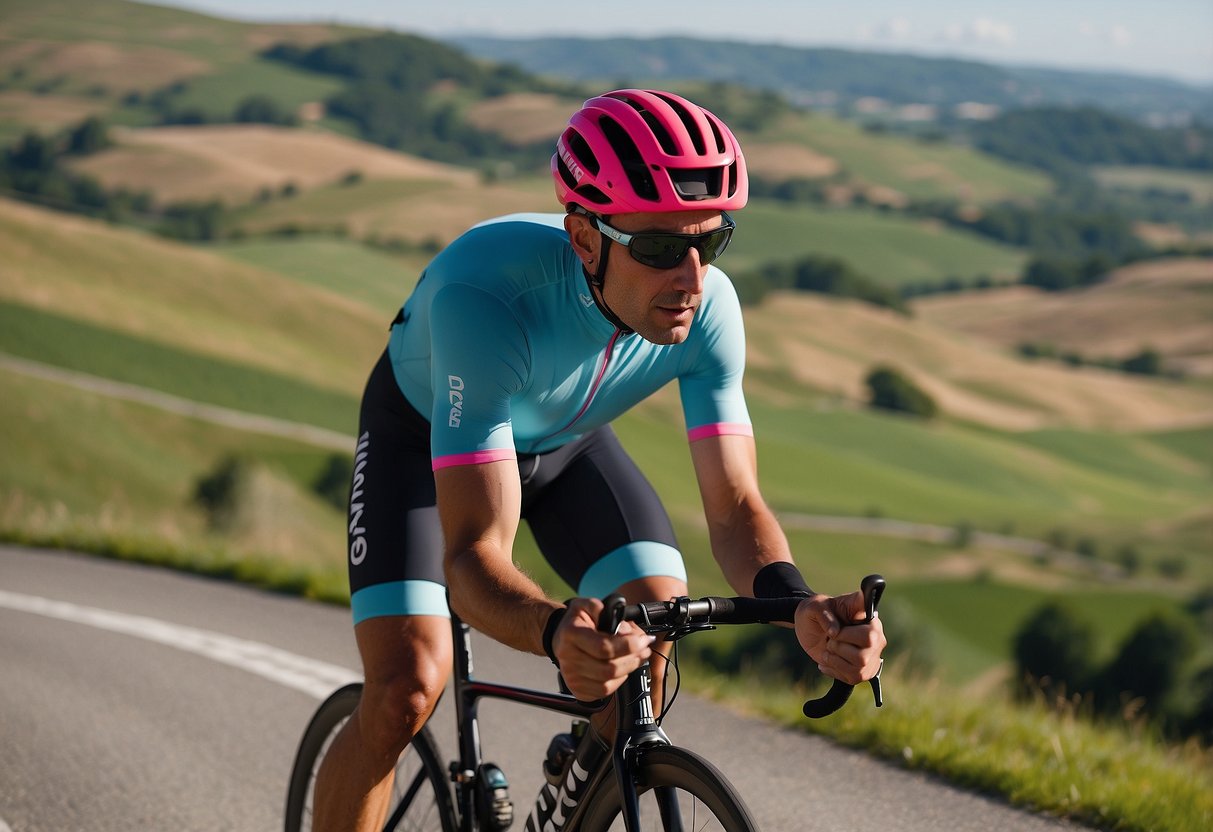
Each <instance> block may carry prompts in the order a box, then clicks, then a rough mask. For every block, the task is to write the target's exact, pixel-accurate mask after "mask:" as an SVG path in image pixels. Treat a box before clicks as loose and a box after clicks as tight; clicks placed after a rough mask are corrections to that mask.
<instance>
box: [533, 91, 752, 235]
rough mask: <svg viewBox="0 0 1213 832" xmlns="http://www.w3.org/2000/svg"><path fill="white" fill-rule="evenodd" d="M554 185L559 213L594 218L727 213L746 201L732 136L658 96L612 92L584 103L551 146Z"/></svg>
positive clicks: (690, 108)
mask: <svg viewBox="0 0 1213 832" xmlns="http://www.w3.org/2000/svg"><path fill="white" fill-rule="evenodd" d="M552 178H553V179H554V180H555V182H556V198H557V199H559V200H560V204H561V205H565V206H568V205H569V204H570V203H573V204H576V205H580V206H581V207H583V208H585V209H586V210H588V211H591V212H593V213H596V214H621V213H630V212H650V211H658V212H665V211H695V210H705V209H707V210H716V211H732V210H736V209H738V208H741V207H742V206H743V205H745V204H746V199H747V198H748V196H749V179H748V178H747V176H746V170H745V159H744V158H743V157H742V155H741V146H740V145H739V144H738V143H737V138H736V137H735V136H734V135H733V133H732V131H731V130H729V128H728V127H727V126H725V123H724V122H723V121H721V120H720V119H718V118H716V116H714V115H712V114H711V113H709V112H708V111H707V110H705V109H703V108H702V107H700V106H698V105H696V104H692V103H691V102H690V101H687V100H686V99H685V98H682V97H680V96H677V95H674V94H673V93H669V92H661V91H660V90H615V91H614V92H608V93H604V94H603V95H600V96H598V97H596V98H591V99H590V100H589V101H587V102H585V104H584V105H583V106H582V108H581V109H580V110H578V111H577V112H576V113H574V114H573V117H572V118H571V119H569V126H568V127H567V128H565V131H564V132H563V133H561V134H560V138H559V139H557V140H556V153H555V155H553V156H552Z"/></svg>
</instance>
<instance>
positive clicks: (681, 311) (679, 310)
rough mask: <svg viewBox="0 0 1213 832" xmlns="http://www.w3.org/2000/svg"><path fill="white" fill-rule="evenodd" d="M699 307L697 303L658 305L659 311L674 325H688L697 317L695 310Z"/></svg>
mask: <svg viewBox="0 0 1213 832" xmlns="http://www.w3.org/2000/svg"><path fill="white" fill-rule="evenodd" d="M697 307H698V304H695V303H689V304H682V303H675V304H658V306H657V310H658V311H659V312H661V313H662V315H663V316H665V317H667V318H669V319H670V320H671V321H673V322H674V323H679V324H686V323H690V322H691V319H692V318H693V317H695V309H696V308H697Z"/></svg>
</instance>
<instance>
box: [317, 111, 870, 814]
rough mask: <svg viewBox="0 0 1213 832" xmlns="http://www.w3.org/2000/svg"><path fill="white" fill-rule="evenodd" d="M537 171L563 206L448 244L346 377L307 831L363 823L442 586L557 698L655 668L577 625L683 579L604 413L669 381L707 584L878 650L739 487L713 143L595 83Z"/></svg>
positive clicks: (434, 694) (736, 336)
mask: <svg viewBox="0 0 1213 832" xmlns="http://www.w3.org/2000/svg"><path fill="white" fill-rule="evenodd" d="M552 174H553V179H554V181H555V186H556V196H557V198H558V199H559V201H560V203H561V204H562V205H563V206H564V207H565V213H564V214H563V215H560V214H552V215H547V214H525V215H513V216H507V217H502V218H500V219H497V220H492V221H490V222H487V223H482V224H480V225H478V226H476V227H474V228H472V229H471V230H469V231H467V232H466V233H465V234H463V235H462V236H461V237H459V238H458V239H457V240H455V241H454V242H453V243H451V244H450V245H449V246H448V247H447V248H446V249H445V250H444V251H442V252H441V253H440V254H439V255H438V256H437V257H435V259H434V260H433V262H431V263H430V264H429V266H428V267H427V268H426V270H425V272H424V273H423V274H422V276H421V280H420V282H419V283H418V285H417V287H416V289H415V290H414V292H413V294H412V296H411V297H410V298H409V300H408V301H407V303H405V305H404V307H403V308H402V309H401V311H400V313H399V314H398V315H397V317H396V320H395V321H394V322H393V326H392V332H391V337H390V340H389V342H388V346H387V349H386V350H385V352H384V354H383V356H382V357H381V358H380V360H379V362H378V364H377V365H376V366H375V368H374V369H373V370H372V372H371V375H370V378H369V380H368V382H367V387H366V392H365V394H364V397H363V403H362V413H361V422H360V427H359V441H358V446H357V453H356V458H355V473H354V482H353V488H352V491H351V508H350V523H349V534H350V563H349V569H350V591H351V599H352V600H351V604H352V607H353V614H354V621H355V636H356V639H357V643H358V649H359V652H360V654H361V657H362V662H363V667H364V671H365V675H366V683H365V688H364V690H363V694H362V699H361V701H360V704H359V706H358V709H357V711H356V712H355V714H354V716H353V717H352V718H351V719H350V721H349V722H348V723H347V724H346V726H345V728H344V729H343V730H342V732H341V733H340V734H339V735H338V737H337V739H336V740H335V741H334V743H333V746H332V748H331V749H330V750H329V752H328V753H327V755H326V757H325V762H324V766H323V768H322V769H321V771H320V773H319V775H318V779H317V783H316V817H315V828H316V829H350V828H357V829H369V828H378V826H379V825H380V824H382V822H383V818H384V814H385V812H386V810H387V800H388V796H389V794H390V790H391V778H392V770H393V766H394V765H395V762H396V759H397V757H398V756H399V755H400V753H401V752H402V751H403V749H404V748H405V747H406V746H407V744H408V743H409V741H410V740H411V738H412V737H413V736H414V734H415V733H416V732H417V731H418V730H420V728H421V726H422V725H423V724H424V723H425V721H426V719H427V718H428V717H429V715H430V713H431V712H432V710H433V708H434V706H435V705H436V704H437V701H438V697H439V695H440V694H441V692H442V690H443V688H444V686H445V684H446V681H447V676H448V674H449V672H450V667H451V644H450V626H449V621H448V618H449V612H448V608H447V602H446V598H447V592H448V591H449V598H450V604H451V607H453V609H454V610H455V611H456V612H457V613H458V614H459V616H460V617H461V618H463V619H464V620H465V621H466V622H468V623H469V624H470V625H472V626H473V627H475V628H476V629H478V630H481V631H482V632H484V633H486V634H488V635H489V636H491V637H492V638H495V639H496V640H498V641H500V642H502V643H504V644H507V645H509V646H511V647H514V648H516V649H518V650H523V651H527V652H530V653H536V654H540V655H544V654H546V655H548V656H549V657H550V658H551V659H552V660H553V662H555V663H556V664H557V665H558V666H559V668H560V671H561V675H562V676H563V678H564V681H565V683H566V684H567V686H568V688H569V689H570V690H571V691H572V693H573V694H574V695H576V696H577V697H578V698H581V699H585V700H592V699H598V698H601V697H604V696H606V695H608V694H609V693H611V692H612V691H614V690H615V688H617V687H618V686H619V685H620V684H621V683H622V682H623V680H624V679H625V678H626V676H627V675H628V673H630V672H631V671H633V670H635V669H636V668H637V667H639V666H640V665H641V664H642V663H643V662H644V661H646V660H651V661H653V663H654V665H655V669H654V673H653V676H654V680H655V681H657V680H659V679H660V678H661V672H660V667H661V664H660V662H661V659H660V657H659V656H658V655H657V654H655V653H654V652H653V648H652V645H651V639H650V638H649V637H647V636H645V635H644V634H643V633H642V632H641V631H640V630H639V629H638V628H636V627H635V626H633V625H631V624H625V625H624V626H623V627H621V628H620V630H619V632H618V633H617V634H615V635H604V634H602V633H599V632H598V631H597V629H596V626H595V624H596V620H597V615H598V612H599V611H600V609H601V606H602V605H601V602H600V601H598V600H597V599H598V598H601V597H603V596H605V595H607V594H609V593H612V592H619V593H620V594H622V595H624V596H625V597H627V598H628V599H629V600H630V601H642V600H664V599H666V598H670V597H673V596H677V595H684V594H686V592H687V587H686V573H685V570H684V567H683V563H682V557H681V555H680V553H679V551H678V547H677V543H676V541H675V539H674V533H673V528H672V525H671V523H670V520H669V518H668V516H667V515H666V513H665V511H664V509H663V508H662V507H661V504H660V502H659V500H658V498H657V495H656V494H655V493H654V491H653V489H652V487H651V486H650V485H649V483H648V482H647V480H646V479H645V478H644V476H643V474H641V473H640V470H639V469H638V468H637V467H636V465H635V464H634V463H633V462H632V460H631V459H630V458H629V457H628V455H627V454H626V452H625V451H624V450H623V448H622V447H621V446H620V444H619V442H618V440H617V439H616V438H615V435H614V433H613V432H612V430H611V428H610V424H609V423H610V422H611V421H612V420H613V419H614V418H615V417H617V416H618V415H620V414H621V413H623V412H624V411H626V410H627V409H629V408H630V407H632V406H633V405H635V404H637V403H638V402H640V401H642V400H643V399H644V398H646V397H647V396H649V395H650V394H652V393H653V392H655V391H656V390H658V389H659V388H661V387H663V386H664V385H666V384H667V383H669V382H670V381H673V380H675V379H677V380H678V384H679V390H680V395H681V400H682V407H683V413H684V416H685V419H686V427H687V433H688V438H689V441H690V448H691V459H692V461H693V464H694V468H695V473H696V478H697V480H698V483H699V488H700V492H701V495H702V498H703V504H704V511H705V515H706V517H707V522H708V527H709V532H710V539H711V545H712V550H713V553H714V555H715V557H716V560H717V562H718V563H719V564H720V566H721V569H722V570H723V572H724V575H725V577H726V578H727V580H728V581H729V583H730V585H731V586H732V587H733V588H734V589H735V591H736V592H737V593H738V594H741V595H755V596H758V597H787V596H793V595H800V596H803V597H804V599H805V600H804V601H803V602H801V604H800V606H799V608H798V609H797V611H796V621H795V629H796V634H797V636H798V638H799V641H800V643H801V645H802V646H803V647H804V649H805V651H806V652H807V653H808V655H809V656H810V657H811V660H812V661H815V662H817V663H818V665H819V666H820V667H821V669H822V671H823V672H824V673H826V674H828V675H830V676H833V677H836V678H839V679H842V680H843V681H846V682H849V683H851V684H857V683H858V682H860V681H863V680H866V679H869V678H871V677H872V676H874V675H875V674H876V672H877V670H878V668H879V663H880V653H881V651H882V650H883V648H884V644H885V639H884V634H883V629H882V627H881V624H880V621H879V619H877V620H875V621H873V622H872V623H870V624H862V625H856V626H849V627H846V628H845V629H844V628H842V627H841V626H840V625H841V623H844V622H845V623H850V622H852V621H855V620H856V619H858V618H861V617H862V614H863V602H862V599H861V596H860V595H859V593H851V594H849V595H843V596H838V597H828V596H825V595H821V594H815V593H813V592H812V591H811V590H809V588H808V586H807V585H806V584H805V581H804V579H803V578H802V577H801V576H800V573H799V571H798V570H797V569H796V567H795V566H794V565H793V564H792V557H791V553H790V551H789V547H788V543H787V540H786V538H785V537H784V534H783V532H782V530H781V529H780V527H779V524H778V523H777V521H776V519H775V517H774V515H773V514H772V512H771V511H770V510H769V509H768V508H767V506H766V504H765V502H764V501H763V499H762V496H761V494H760V492H759V488H758V481H757V465H756V454H755V447H754V439H753V430H752V428H751V425H750V419H749V415H748V412H747V409H746V405H745V399H744V397H743V394H742V387H741V379H742V372H743V369H744V364H745V342H744V332H743V327H742V316H741V309H740V306H739V304H738V301H737V296H736V293H735V292H734V290H733V287H732V285H731V284H730V283H729V280H728V278H727V277H726V276H725V274H724V272H722V271H720V270H719V269H718V268H716V267H715V266H712V265H709V264H711V263H712V262H713V261H715V260H716V259H717V258H718V257H719V256H720V255H721V254H722V253H723V252H724V250H725V248H726V247H727V245H728V243H729V239H730V237H731V235H732V232H733V228H734V225H733V221H732V219H731V218H730V217H729V215H728V213H726V212H728V211H733V210H737V209H740V208H741V207H743V206H744V205H745V203H746V199H747V193H748V189H747V175H746V168H745V160H744V158H743V156H742V153H741V149H740V147H739V145H738V143H737V139H736V138H735V137H734V135H733V134H732V132H731V131H730V130H729V128H728V127H727V126H726V125H725V124H724V123H723V122H721V121H720V120H719V119H717V118H716V117H715V116H714V115H712V114H711V113H709V112H708V111H706V110H704V109H702V108H700V107H698V106H696V105H695V104H693V103H691V102H690V101H687V100H686V99H684V98H681V97H679V96H677V95H673V94H671V93H667V92H659V91H652V90H619V91H615V92H609V93H606V94H604V95H602V96H599V97H596V98H593V99H590V100H589V101H587V102H586V103H585V105H584V106H583V107H582V109H581V110H579V111H578V112H577V113H575V114H574V115H573V116H572V118H571V119H570V121H569V124H568V127H567V128H566V129H565V131H564V132H563V133H562V134H561V135H560V137H559V139H558V141H557V148H556V153H555V155H554V156H553V157H552ZM520 519H526V520H527V522H528V524H529V526H530V528H531V530H532V532H533V534H534V536H535V539H536V541H537V542H538V544H539V547H540V549H541V550H542V552H543V553H544V556H545V557H546V558H547V559H548V560H549V561H550V563H551V564H552V566H553V568H554V569H555V570H556V571H557V572H558V573H559V574H560V575H561V577H563V578H564V579H565V580H566V581H568V583H569V584H570V585H571V586H572V587H574V588H575V589H576V592H577V594H578V596H581V597H578V598H576V599H574V600H572V601H570V602H568V604H567V605H566V604H564V603H561V602H559V601H556V600H553V599H551V598H549V597H548V596H547V595H546V594H545V593H544V592H543V591H542V590H541V589H540V588H539V587H538V586H537V585H536V584H535V583H534V582H533V581H532V580H531V579H530V578H528V577H527V576H526V575H525V574H523V573H522V572H521V571H520V570H519V569H518V568H517V567H516V566H515V564H514V562H513V558H512V548H513V543H514V536H515V533H516V531H517V528H518V522H519V520H520ZM655 687H656V686H655ZM655 698H657V699H658V701H659V697H657V696H656V694H655Z"/></svg>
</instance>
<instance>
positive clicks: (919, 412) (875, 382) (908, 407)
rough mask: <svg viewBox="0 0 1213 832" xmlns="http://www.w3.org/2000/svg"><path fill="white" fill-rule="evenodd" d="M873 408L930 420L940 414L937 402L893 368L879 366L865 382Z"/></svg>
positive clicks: (869, 374)
mask: <svg viewBox="0 0 1213 832" xmlns="http://www.w3.org/2000/svg"><path fill="white" fill-rule="evenodd" d="M864 383H865V384H866V385H867V387H868V391H869V393H870V395H871V404H872V407H877V408H881V409H884V410H895V411H899V412H902V413H910V414H913V415H915V416H921V417H922V418H924V419H930V418H932V417H933V416H935V414H936V413H937V412H938V410H939V408H938V406H937V405H936V404H935V400H934V399H932V398H931V397H930V396H929V395H927V394H926V393H925V392H924V391H923V390H922V389H920V388H919V387H918V386H917V385H915V384H914V383H913V382H912V381H910V380H909V379H908V378H906V376H904V375H902V374H901V373H900V372H898V371H897V370H895V369H893V368H892V367H886V366H877V367H875V368H874V369H873V370H872V371H871V372H870V373H868V377H867V378H866V379H865V380H864Z"/></svg>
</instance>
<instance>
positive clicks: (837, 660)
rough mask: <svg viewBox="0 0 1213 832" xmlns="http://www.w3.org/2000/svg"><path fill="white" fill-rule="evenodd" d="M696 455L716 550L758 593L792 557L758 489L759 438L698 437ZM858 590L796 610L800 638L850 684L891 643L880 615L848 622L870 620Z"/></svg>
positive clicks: (743, 590)
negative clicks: (764, 575) (761, 574)
mask: <svg viewBox="0 0 1213 832" xmlns="http://www.w3.org/2000/svg"><path fill="white" fill-rule="evenodd" d="M691 460H692V462H693V463H694V465H695V476H696V479H698V481H699V491H700V494H701V496H702V498H703V507H704V512H705V514H706V515H707V520H708V530H709V536H710V538H711V543H712V553H713V555H714V556H715V557H716V561H717V563H719V564H720V568H721V569H722V571H723V572H724V576H725V578H726V579H727V580H728V582H729V584H730V585H731V586H732V587H733V588H734V589H735V590H736V591H737V593H738V594H739V595H752V594H753V587H754V576H755V575H756V574H757V573H758V571H759V570H760V569H762V567H764V566H766V565H768V564H770V563H775V562H776V561H791V560H792V554H791V550H790V548H789V546H788V541H787V537H786V536H785V535H784V533H783V529H782V528H781V527H780V526H779V522H778V520H777V519H776V518H775V515H774V514H773V513H772V512H771V510H770V508H768V507H767V504H766V501H765V500H763V498H762V494H761V492H760V491H759V489H758V462H757V453H756V450H755V445H754V439H753V438H752V437H749V436H737V435H724V436H713V437H708V438H705V439H700V440H698V441H696V442H692V443H691ZM863 611H864V607H863V596H862V595H861V594H860V593H858V592H853V593H849V594H847V595H840V596H837V597H833V598H831V597H829V596H827V595H822V594H817V595H814V596H813V597H812V598H808V599H806V600H805V601H804V602H802V603H801V604H800V606H799V607H798V608H797V610H796V624H795V628H796V636H797V638H798V639H799V641H800V644H801V646H802V647H803V648H804V649H805V652H806V653H808V654H809V656H811V657H812V658H813V660H814V661H816V662H817V663H818V665H819V666H820V667H821V669H822V671H823V672H824V673H826V674H828V675H830V676H833V677H834V678H837V679H841V680H843V681H844V682H849V683H850V684H858V683H859V682H860V681H863V680H865V679H870V678H872V677H873V676H875V675H876V673H877V671H878V670H879V668H880V653H881V651H882V650H883V649H884V646H885V638H884V629H883V626H882V625H881V623H880V619H879V618H878V619H876V620H875V621H873V622H872V623H871V624H865V625H862V626H849V627H843V626H842V624H843V623H850V622H853V621H855V620H857V619H862V618H863Z"/></svg>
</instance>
